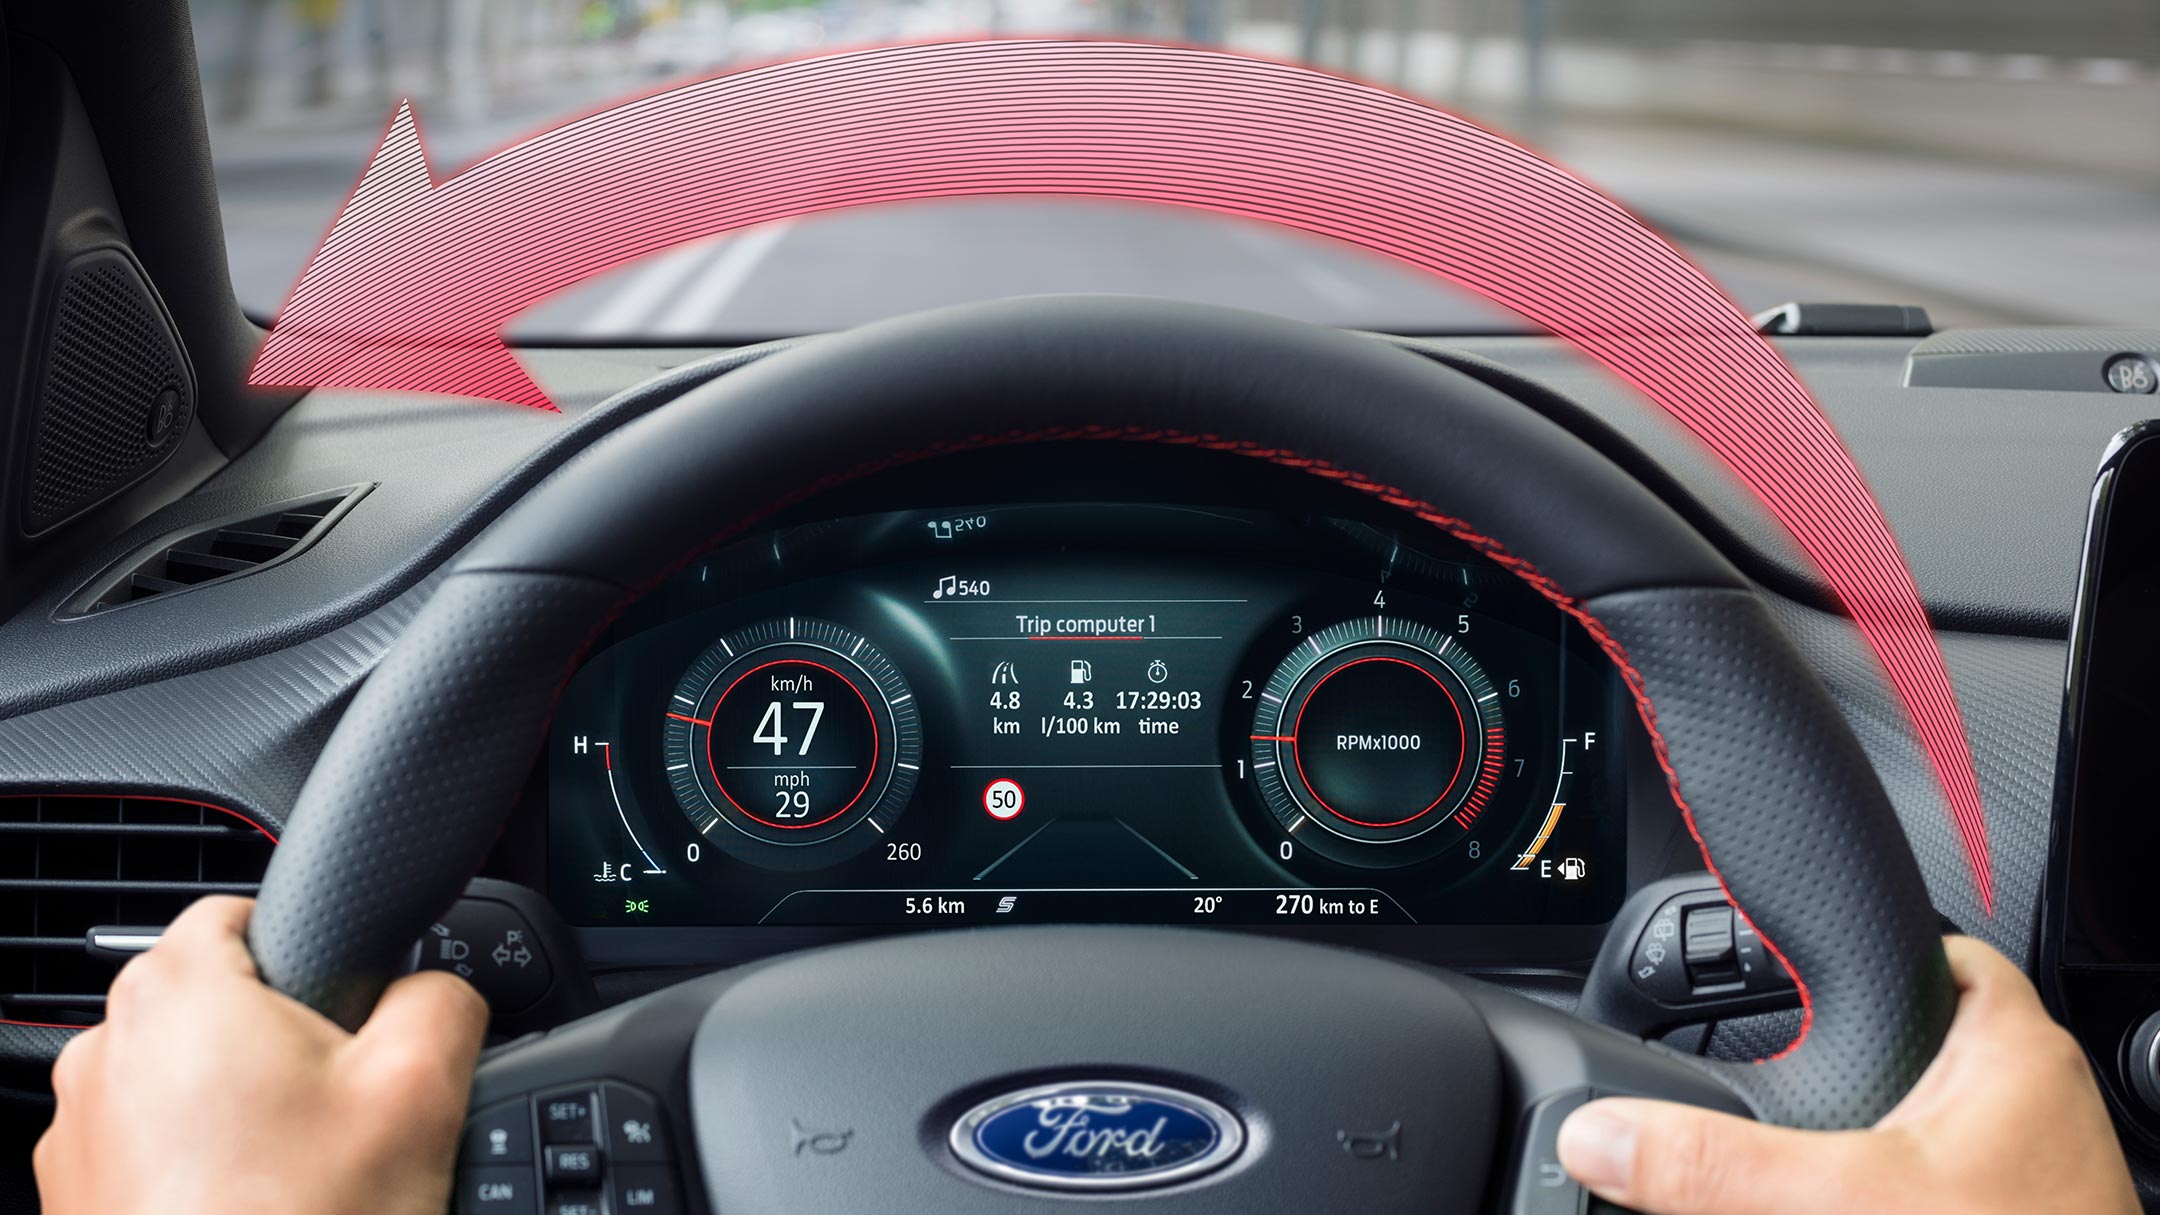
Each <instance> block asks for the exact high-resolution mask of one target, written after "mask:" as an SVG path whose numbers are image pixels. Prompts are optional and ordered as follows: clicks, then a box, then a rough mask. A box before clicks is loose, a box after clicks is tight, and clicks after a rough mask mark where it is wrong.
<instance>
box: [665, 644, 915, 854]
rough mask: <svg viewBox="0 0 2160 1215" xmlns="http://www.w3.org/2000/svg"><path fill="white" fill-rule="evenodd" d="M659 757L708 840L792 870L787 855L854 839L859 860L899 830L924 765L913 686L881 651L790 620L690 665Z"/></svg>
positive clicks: (720, 646) (713, 648) (716, 648)
mask: <svg viewBox="0 0 2160 1215" xmlns="http://www.w3.org/2000/svg"><path fill="white" fill-rule="evenodd" d="M661 754H662V757H663V760H664V762H665V764H666V770H667V778H668V784H669V786H670V788H672V789H673V791H674V793H675V800H676V802H677V804H679V805H680V806H681V807H682V811H683V813H684V814H686V815H688V816H689V819H690V822H691V824H692V825H693V826H694V827H696V829H697V831H698V833H699V834H700V835H703V836H704V837H705V838H706V839H708V840H710V841H712V842H713V844H714V845H715V846H717V847H720V848H722V849H723V850H725V851H728V852H731V853H733V854H735V855H738V856H741V857H742V858H743V859H745V860H750V861H752V862H759V863H782V864H784V863H785V862H784V861H783V860H782V854H781V853H780V852H778V851H776V850H785V849H795V848H809V847H813V846H817V845H831V844H834V843H835V842H836V841H840V840H842V838H843V837H851V838H849V839H848V841H847V848H846V850H847V851H850V852H852V851H854V850H855V849H856V848H858V847H861V846H864V845H867V844H868V843H869V842H870V841H872V840H874V839H875V838H876V837H877V836H879V835H883V834H885V833H887V832H889V831H890V830H891V829H892V827H893V824H894V822H895V821H897V820H898V818H899V817H900V814H901V811H902V810H904V809H905V808H906V806H907V802H908V796H909V794H910V793H911V792H913V790H914V786H915V777H916V773H917V772H918V771H920V769H921V766H922V763H921V761H922V730H921V727H920V725H919V723H918V721H917V716H916V712H915V706H914V697H913V695H912V694H911V693H910V692H909V690H908V686H907V683H906V681H905V680H904V679H903V678H902V677H901V675H900V671H899V669H898V668H897V667H895V666H894V665H893V664H892V662H891V661H890V660H888V659H887V658H886V657H885V655H884V654H883V653H882V652H880V651H879V650H878V649H877V647H875V646H873V645H871V644H870V643H869V642H868V641H867V640H866V639H864V638H863V637H862V636H861V635H860V634H858V633H855V632H852V631H850V630H848V629H845V628H842V627H840V626H839V625H837V624H833V623H831V622H830V621H825V620H815V619H810V618H806V617H794V616H790V617H786V618H784V619H777V620H767V621H763V622H761V623H758V624H754V625H751V626H750V627H748V628H746V629H741V630H738V631H736V632H734V633H730V634H728V635H727V636H725V637H723V638H721V639H720V640H719V641H717V642H715V643H713V645H712V646H711V648H709V649H707V650H706V651H705V652H704V653H703V654H702V655H700V656H699V657H698V660H697V661H696V662H694V663H692V664H691V666H690V669H689V671H687V672H686V673H685V674H684V675H683V677H682V679H681V681H680V682H678V683H677V685H676V687H675V691H674V694H673V696H672V698H671V700H670V703H669V705H668V708H667V712H666V715H665V726H664V727H663V734H662V745H661ZM826 851H828V852H829V849H828V850H826ZM820 859H821V860H822V859H829V857H821V858H820Z"/></svg>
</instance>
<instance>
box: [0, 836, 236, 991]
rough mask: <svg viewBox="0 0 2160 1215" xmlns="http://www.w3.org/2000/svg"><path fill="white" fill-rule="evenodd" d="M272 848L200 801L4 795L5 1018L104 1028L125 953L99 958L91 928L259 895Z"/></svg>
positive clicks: (0, 841) (0, 876) (0, 901)
mask: <svg viewBox="0 0 2160 1215" xmlns="http://www.w3.org/2000/svg"><path fill="white" fill-rule="evenodd" d="M274 842H275V841H273V840H272V839H271V838H270V836H269V835H267V834H265V833H264V832H263V831H261V830H260V829H258V828H257V827H256V826H255V825H254V824H253V823H251V822H249V821H248V820H246V819H244V818H241V817H240V816H239V815H236V814H233V813H232V812H230V811H227V810H222V809H219V808H217V807H215V806H205V805H198V804H195V803H192V802H178V801H162V800H158V799H154V798H141V797H0V1020H8V1021H31V1022H37V1023H40V1024H48V1025H94V1024H96V1023H97V1022H98V1021H99V1020H100V1019H102V1018H103V1016H104V1012H105V989H106V987H107V986H108V985H109V984H111V982H112V977H113V974H114V973H115V971H117V970H118V969H119V964H120V962H122V961H124V960H125V959H126V957H127V956H128V954H127V953H126V952H125V951H124V950H122V951H118V952H116V951H114V950H111V949H105V950H100V951H93V950H92V949H91V947H90V941H91V930H93V929H112V928H127V927H134V928H153V929H161V928H163V927H164V926H165V925H166V924H168V923H170V922H171V921H172V919H173V917H174V916H176V915H178V914H179V913H180V910H181V908H183V907H186V906H187V905H188V904H189V903H192V902H194V901H195V900H196V899H197V898H200V897H201V896H203V895H206V894H247V895H252V894H254V893H255V890H256V887H257V886H258V885H260V884H261V882H262V875H263V869H264V868H265V867H266V866H267V865H268V864H269V863H270V850H271V848H272V847H273V846H274ZM107 935H108V934H105V933H100V934H99V936H100V937H101V938H103V937H106V936H107ZM138 935H139V934H138Z"/></svg>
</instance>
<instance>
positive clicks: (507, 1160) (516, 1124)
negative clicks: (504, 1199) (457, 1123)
mask: <svg viewBox="0 0 2160 1215" xmlns="http://www.w3.org/2000/svg"><path fill="white" fill-rule="evenodd" d="M532 1158H533V1154H532V1111H531V1108H530V1107H529V1106H527V1105H526V1104H525V1099H524V1098H523V1097H520V1098H518V1099H517V1100H515V1101H505V1102H502V1103H501V1104H499V1105H491V1106H489V1107H487V1108H486V1109H484V1110H481V1111H480V1112H479V1113H477V1114H474V1115H473V1116H472V1117H471V1118H469V1119H467V1120H466V1122H465V1140H464V1146H463V1147H462V1148H460V1149H459V1151H458V1159H459V1160H462V1161H464V1162H465V1163H466V1164H531V1163H532Z"/></svg>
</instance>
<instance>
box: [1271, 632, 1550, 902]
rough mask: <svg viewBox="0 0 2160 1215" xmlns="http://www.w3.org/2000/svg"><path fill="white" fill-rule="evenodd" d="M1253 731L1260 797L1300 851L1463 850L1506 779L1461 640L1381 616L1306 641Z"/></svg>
mask: <svg viewBox="0 0 2160 1215" xmlns="http://www.w3.org/2000/svg"><path fill="white" fill-rule="evenodd" d="M1258 700H1259V708H1258V710H1257V712H1256V713H1255V715H1254V721H1253V729H1252V761H1253V774H1254V777H1255V779H1256V780H1257V782H1258V784H1259V788H1260V795H1261V798H1262V800H1263V801H1264V802H1265V803H1266V804H1267V807H1268V810H1269V812H1270V813H1272V814H1273V815H1274V816H1275V819H1276V821H1277V822H1278V823H1280V824H1281V826H1282V828H1283V829H1284V830H1285V831H1287V832H1289V833H1291V834H1292V835H1294V836H1296V837H1297V838H1298V840H1299V842H1300V843H1301V844H1303V845H1304V846H1306V847H1310V848H1313V849H1315V850H1316V851H1319V852H1320V853H1321V854H1323V855H1326V856H1329V857H1331V858H1333V859H1335V860H1338V861H1344V862H1347V863H1350V864H1356V865H1366V866H1396V865H1403V864H1410V863H1413V862H1415V861H1419V860H1424V859H1426V858H1429V857H1431V856H1434V855H1437V854H1438V853H1439V852H1442V851H1444V850H1446V849H1447V848H1448V847H1450V846H1452V845H1453V844H1455V843H1456V842H1458V841H1460V840H1461V839H1462V838H1463V837H1464V836H1465V835H1466V834H1468V833H1469V831H1470V830H1471V828H1472V827H1473V826H1474V825H1475V824H1476V822H1477V819H1478V816H1479V815H1480V814H1482V813H1483V812H1484V810H1485V807H1486V805H1487V804H1488V802H1489V801H1490V800H1491V798H1492V795H1493V792H1494V790H1495V788H1496V787H1497V785H1498V783H1499V780H1500V773H1501V765H1502V763H1503V762H1504V759H1505V755H1506V749H1507V732H1506V727H1505V724H1504V723H1503V722H1502V720H1501V714H1500V696H1499V693H1498V691H1497V690H1496V689H1495V688H1494V687H1493V685H1492V681H1491V680H1490V679H1488V678H1487V677H1486V674H1485V671H1484V669H1483V668H1482V667H1480V666H1479V665H1478V663H1477V660H1476V659H1475V658H1473V657H1472V656H1471V655H1470V653H1469V652H1468V651H1467V650H1466V649H1464V648H1463V647H1462V646H1461V645H1458V644H1457V643H1456V641H1455V639H1454V638H1452V637H1449V636H1447V635H1446V634H1443V633H1441V632H1440V631H1439V630H1437V629H1434V628H1432V627H1430V626H1428V625H1424V624H1420V623H1417V622H1415V621H1409V620H1401V619H1391V618H1389V617H1385V616H1363V617H1359V618H1357V619H1354V620H1347V621H1344V622H1343V623H1341V624H1338V625H1335V626H1334V627H1332V628H1329V629H1325V630H1323V631H1321V632H1319V633H1317V634H1314V635H1312V636H1310V637H1308V638H1307V639H1306V640H1305V642H1304V643H1303V644H1301V645H1299V646H1298V647H1297V649H1295V650H1294V651H1292V652H1291V654H1290V655H1289V656H1288V657H1287V658H1285V659H1283V661H1282V663H1281V664H1280V665H1278V666H1277V667H1276V668H1275V673H1274V674H1273V675H1272V676H1271V677H1270V678H1269V679H1268V681H1267V684H1266V687H1265V689H1264V690H1263V691H1262V692H1261V694H1260V696H1259V698H1258Z"/></svg>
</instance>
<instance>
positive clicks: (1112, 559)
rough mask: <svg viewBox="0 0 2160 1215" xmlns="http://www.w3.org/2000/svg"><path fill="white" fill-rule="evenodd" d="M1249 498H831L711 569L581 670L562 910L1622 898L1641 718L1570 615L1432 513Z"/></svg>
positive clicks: (620, 631)
mask: <svg viewBox="0 0 2160 1215" xmlns="http://www.w3.org/2000/svg"><path fill="white" fill-rule="evenodd" d="M1095 484H1096V485H1097V487H1098V489H1099V488H1100V485H1101V482H1100V479H1099V478H1098V479H1097V481H1096V482H1095ZM1203 496H1204V495H1203ZM1229 497H1230V498H1231V499H1232V500H1233V502H1234V503H1235V504H1233V505H1218V504H1213V503H1210V502H1189V501H1104V500H1099V499H1098V500H1085V499H1070V498H1061V499H1057V500H1031V501H1011V500H998V501H993V502H991V503H989V504H986V505H959V506H952V505H936V506H928V507H922V508H916V509H906V510H882V511H879V510H870V511H863V512H861V513H844V514H832V515H829V516H826V517H819V518H813V519H808V520H805V521H801V522H792V523H790V524H788V525H785V526H779V527H775V528H773V529H771V530H767V531H764V532H761V533H759V534H756V535H754V536H751V537H749V538H748V539H745V540H743V541H741V542H739V543H737V544H734V545H733V546H731V547H729V548H727V549H724V550H721V551H719V552H717V553H714V554H712V555H711V556H710V557H708V558H705V559H703V560H700V561H699V562H697V563H696V564H694V565H691V566H689V567H688V568H686V569H683V570H682V571H681V572H680V573H678V574H677V575H676V576H675V577H674V578H673V579H672V580H671V581H670V582H668V583H667V584H666V585H664V586H662V587H660V588H658V589H657V590H655V591H654V592H653V593H651V594H650V595H648V596H646V597H645V598H644V599H642V600H640V601H639V602H638V603H637V604H636V605H635V606H634V607H633V608H632V609H631V611H630V612H629V613H628V614H626V615H625V616H623V617H622V618H621V619H619V620H618V621H617V622H616V623H615V624H614V625H613V626H611V628H610V629H609V631H608V633H607V634H606V635H605V636H604V637H602V638H601V639H600V641H599V642H598V644H596V645H595V647H594V648H593V650H592V651H591V653H590V655H589V657H588V658H587V660H586V661H585V662H584V664H583V666H582V667H581V668H580V669H579V670H578V671H577V673H576V674H575V676H574V677H573V678H572V680H571V681H570V684H569V687H568V689H567V692H566V694H565V696H564V699H563V703H562V707H561V709H560V711H559V713H558V715H557V717H556V720H555V724H554V727H553V731H552V736H551V739H550V741H549V744H548V748H547V755H546V763H545V787H546V788H545V803H546V844H547V847H546V854H547V869H548V875H549V877H548V885H549V892H550V895H551V898H552V899H553V901H554V902H555V904H556V906H557V907H558V908H559V909H560V910H561V911H562V912H563V914H564V916H565V917H566V918H567V919H568V920H569V921H570V922H571V923H572V924H573V925H577V926H580V927H585V928H607V927H635V926H655V927H658V926H676V927H689V926H751V925H763V926H767V927H802V928H808V927H827V928H890V927H928V926H936V925H963V924H992V923H1042V922H1067V923H1141V924H1193V923H1213V924H1223V925H1243V926H1270V925H1281V926H1304V927H1312V926H1319V927H1335V928H1355V927H1358V926H1368V925H1369V926H1375V927H1388V928H1395V927H1408V926H1433V925H1472V924H1477V925H1594V924H1599V923H1602V922H1604V921H1606V920H1609V919H1610V918H1611V917H1612V915H1613V913H1614V911H1615V909H1616V908H1617V907H1618V906H1619V904H1620V902H1621V900H1622V898H1623V897H1624V895H1625V892H1626V887H1627V877H1628V874H1627V868H1628V866H1627V857H1626V852H1627V838H1628V810H1627V806H1628V797H1627V780H1626V775H1627V764H1626V755H1627V746H1626V740H1627V737H1628V736H1627V733H1626V730H1627V725H1626V717H1625V712H1626V705H1625V701H1624V693H1623V689H1622V688H1621V686H1620V683H1619V680H1618V678H1617V675H1616V673H1615V672H1614V671H1613V669H1612V667H1611V666H1610V664H1609V663H1608V662H1607V661H1606V660H1605V658H1604V657H1603V655H1602V654H1601V653H1600V652H1599V651H1598V649H1597V647H1596V646H1595V644H1594V643H1592V642H1591V641H1590V639H1589V638H1587V637H1586V636H1585V635H1584V634H1583V633H1582V631H1581V629H1580V628H1579V626H1577V625H1576V624H1575V623H1574V622H1573V621H1572V620H1571V619H1569V618H1568V617H1567V616H1565V615H1564V614H1563V613H1561V612H1560V611H1559V610H1558V609H1556V608H1555V607H1554V606H1553V605H1551V604H1550V603H1548V602H1546V601H1545V600H1544V599H1543V598H1542V597H1540V596H1539V595H1538V594H1537V593H1536V592H1535V591H1533V590H1532V589H1530V588H1529V587H1528V586H1527V584H1524V583H1522V582H1521V581H1520V580H1519V579H1516V578H1515V577H1513V576H1512V575H1510V574H1508V573H1507V572H1505V571H1504V570H1502V569H1500V568H1499V567H1498V566H1496V565H1494V564H1493V563H1491V562H1490V561H1489V560H1487V559H1486V558H1484V557H1483V556H1481V555H1479V554H1477V553H1475V552H1473V551H1471V550H1470V549H1468V548H1467V547H1464V546H1461V545H1459V544H1457V543H1456V542H1454V541H1453V540H1451V539H1448V538H1446V537H1444V536H1440V535H1439V534H1438V533H1435V532H1431V531H1429V530H1428V529H1425V528H1423V527H1422V525H1416V524H1414V523H1413V527H1415V528H1416V530H1415V531H1414V532H1406V531H1405V530H1403V529H1402V528H1401V527H1400V526H1399V522H1400V521H1399V519H1391V518H1388V517H1386V516H1375V515H1372V514H1371V513H1370V512H1369V511H1365V512H1360V511H1359V510H1357V509H1355V508H1351V509H1346V510H1343V511H1339V512H1338V511H1336V510H1332V509H1320V508H1317V507H1311V506H1308V505H1307V504H1303V503H1283V502H1274V503H1265V504H1256V503H1255V502H1254V501H1253V500H1252V499H1251V498H1250V497H1249V496H1245V497H1241V496H1238V495H1229ZM1038 498H1040V495H1038ZM1329 505H1330V506H1334V507H1347V506H1348V505H1349V504H1346V503H1331V504H1329Z"/></svg>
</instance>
